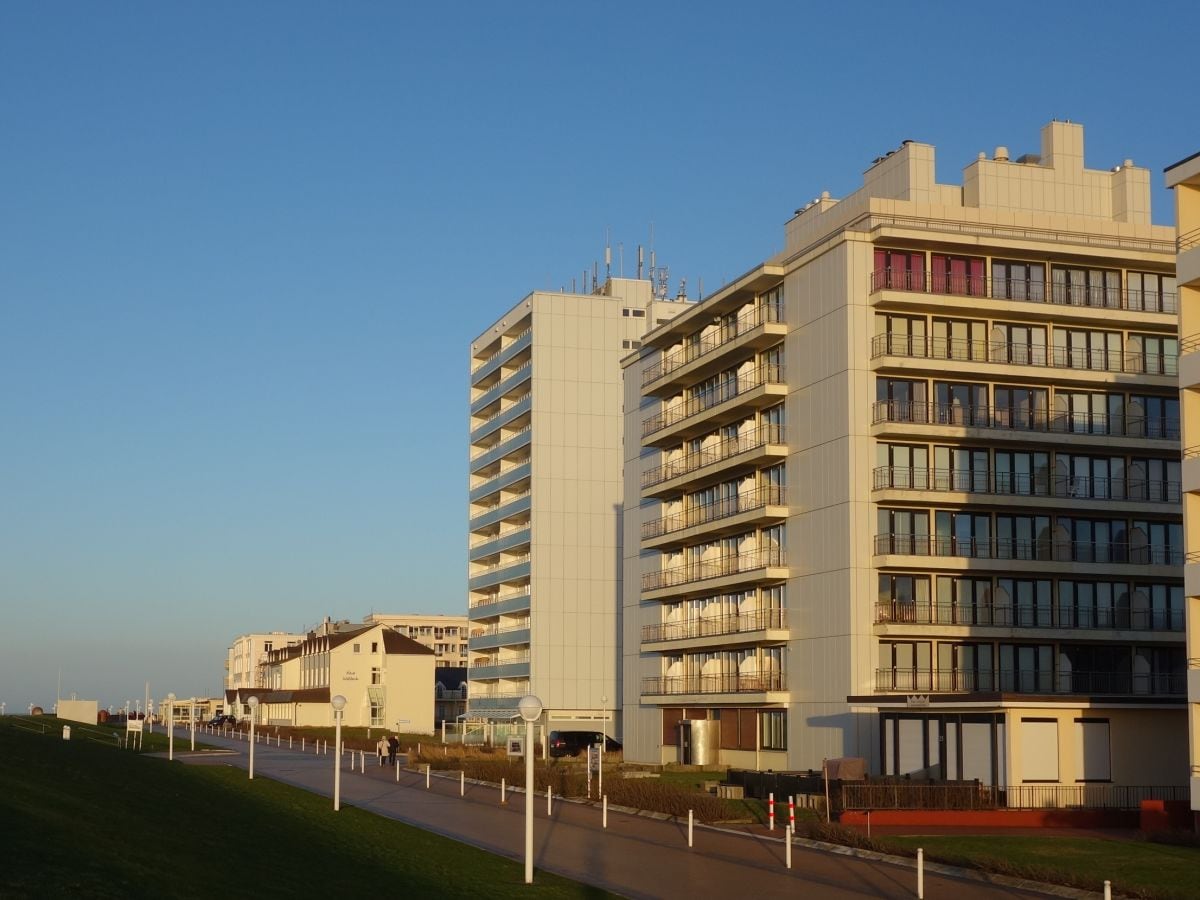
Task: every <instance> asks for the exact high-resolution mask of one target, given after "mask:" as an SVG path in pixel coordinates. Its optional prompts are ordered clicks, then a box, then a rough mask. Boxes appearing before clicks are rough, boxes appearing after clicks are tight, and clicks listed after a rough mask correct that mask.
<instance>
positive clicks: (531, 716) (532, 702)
mask: <svg viewBox="0 0 1200 900" xmlns="http://www.w3.org/2000/svg"><path fill="white" fill-rule="evenodd" d="M517 712H519V713H520V714H521V718H522V719H524V720H525V721H526V722H535V721H537V720H538V719H539V718H540V717H541V715H542V701H541V700H539V699H538V698H537V697H536V696H535V695H533V694H526V695H525V696H524V697H522V698H521V700H520V702H519V703H517Z"/></svg>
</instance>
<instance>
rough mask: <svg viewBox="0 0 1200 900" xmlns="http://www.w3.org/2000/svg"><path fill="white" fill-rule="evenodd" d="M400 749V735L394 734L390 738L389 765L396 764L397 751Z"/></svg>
mask: <svg viewBox="0 0 1200 900" xmlns="http://www.w3.org/2000/svg"><path fill="white" fill-rule="evenodd" d="M399 749H400V735H398V734H393V735H392V736H391V737H390V738H388V765H389V766H394V765H395V764H396V751H397V750H399Z"/></svg>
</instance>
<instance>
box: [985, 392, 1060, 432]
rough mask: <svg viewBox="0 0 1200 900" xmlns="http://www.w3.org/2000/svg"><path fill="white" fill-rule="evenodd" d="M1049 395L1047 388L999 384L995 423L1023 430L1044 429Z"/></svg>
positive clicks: (1001, 426)
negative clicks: (1002, 385) (1003, 385)
mask: <svg viewBox="0 0 1200 900" xmlns="http://www.w3.org/2000/svg"><path fill="white" fill-rule="evenodd" d="M1047 397H1048V394H1047V391H1046V389H1045V388H1033V387H1001V386H998V387H997V388H996V415H995V418H994V422H993V424H994V425H995V426H996V427H998V428H1015V429H1018V430H1022V431H1031V430H1041V429H1044V428H1045V427H1046V409H1047Z"/></svg>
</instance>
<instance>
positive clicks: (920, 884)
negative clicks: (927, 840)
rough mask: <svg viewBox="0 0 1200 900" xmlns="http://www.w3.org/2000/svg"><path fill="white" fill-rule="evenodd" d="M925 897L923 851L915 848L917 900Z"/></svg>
mask: <svg viewBox="0 0 1200 900" xmlns="http://www.w3.org/2000/svg"><path fill="white" fill-rule="evenodd" d="M924 897H925V851H924V850H923V849H921V848H920V847H918V848H917V900H924Z"/></svg>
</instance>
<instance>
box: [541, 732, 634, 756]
mask: <svg viewBox="0 0 1200 900" xmlns="http://www.w3.org/2000/svg"><path fill="white" fill-rule="evenodd" d="M601 741H604V752H605V753H613V752H614V751H617V750H620V749H621V743H620V741H615V740H613V739H612V738H610V737H605V736H604V735H603V734H601V733H600V732H599V731H552V732H550V737H549V739H548V744H547V747H548V750H549V753H550V755H551V756H555V757H558V756H578V755H579V754H580V753H582V752H583V750H584V748H585V747H589V746H591V745H592V744H599V743H600V742H601Z"/></svg>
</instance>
